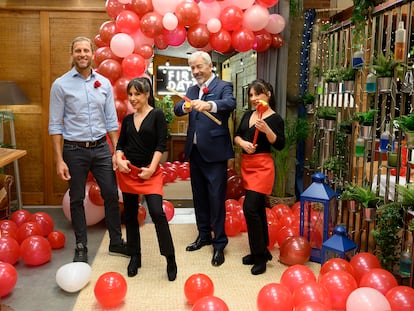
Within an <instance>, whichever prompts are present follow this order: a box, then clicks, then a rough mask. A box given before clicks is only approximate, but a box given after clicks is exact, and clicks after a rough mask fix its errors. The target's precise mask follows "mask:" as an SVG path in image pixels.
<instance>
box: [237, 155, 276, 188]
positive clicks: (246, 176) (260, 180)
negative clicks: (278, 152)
mask: <svg viewBox="0 0 414 311" xmlns="http://www.w3.org/2000/svg"><path fill="white" fill-rule="evenodd" d="M241 172H242V177H243V185H244V189H246V190H253V191H256V192H260V193H264V194H271V193H272V189H273V183H274V180H275V166H274V162H273V159H272V155H271V154H270V153H258V154H244V153H243V154H242V163H241Z"/></svg>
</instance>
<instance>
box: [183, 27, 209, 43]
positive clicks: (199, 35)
mask: <svg viewBox="0 0 414 311" xmlns="http://www.w3.org/2000/svg"><path fill="white" fill-rule="evenodd" d="M187 40H188V43H189V44H190V45H191V46H193V47H195V48H202V47H205V46H206V45H207V44H208V42H209V41H210V32H209V31H208V29H207V25H206V24H195V25H193V26H191V27H190V28H189V29H188V30H187Z"/></svg>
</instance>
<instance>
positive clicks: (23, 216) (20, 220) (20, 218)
mask: <svg viewBox="0 0 414 311" xmlns="http://www.w3.org/2000/svg"><path fill="white" fill-rule="evenodd" d="M31 215H32V214H31V213H30V212H29V211H28V210H25V209H19V210H17V211H14V212H13V213H12V214H11V215H10V217H9V219H10V220H12V221H14V222H15V223H16V225H17V227H20V226H21V225H22V224H24V223H25V222H27V221H29V218H30V216H31Z"/></svg>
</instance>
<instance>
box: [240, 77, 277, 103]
mask: <svg viewBox="0 0 414 311" xmlns="http://www.w3.org/2000/svg"><path fill="white" fill-rule="evenodd" d="M251 89H253V90H255V92H256V94H266V93H267V92H270V98H269V106H270V108H272V109H273V110H275V111H276V98H275V93H274V92H273V86H272V85H271V84H270V83H269V82H266V81H265V80H263V79H257V80H254V81H252V82H250V84H249V87H248V89H247V94H250V90H251ZM248 96H249V95H248Z"/></svg>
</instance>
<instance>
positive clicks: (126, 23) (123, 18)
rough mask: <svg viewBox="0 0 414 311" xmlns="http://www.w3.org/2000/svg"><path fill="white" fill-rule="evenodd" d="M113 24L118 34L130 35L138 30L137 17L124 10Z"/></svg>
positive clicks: (133, 13) (131, 12)
mask: <svg viewBox="0 0 414 311" xmlns="http://www.w3.org/2000/svg"><path fill="white" fill-rule="evenodd" d="M115 24H116V29H117V30H118V32H124V33H127V34H131V33H134V32H135V31H137V30H138V28H139V16H138V15H137V14H136V13H135V12H133V11H129V10H124V11H122V12H121V13H119V14H118V16H117V17H116V20H115Z"/></svg>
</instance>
